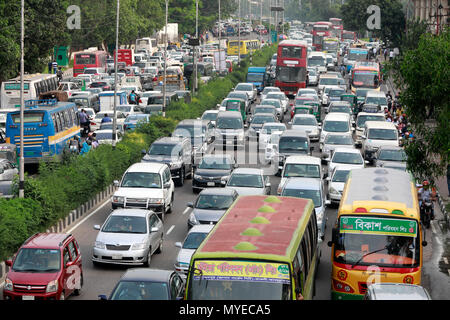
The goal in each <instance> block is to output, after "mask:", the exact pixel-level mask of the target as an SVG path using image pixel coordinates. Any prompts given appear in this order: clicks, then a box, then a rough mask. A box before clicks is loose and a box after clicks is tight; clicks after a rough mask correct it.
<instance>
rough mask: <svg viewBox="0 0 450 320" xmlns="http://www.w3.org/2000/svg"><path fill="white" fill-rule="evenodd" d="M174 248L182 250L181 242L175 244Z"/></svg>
mask: <svg viewBox="0 0 450 320" xmlns="http://www.w3.org/2000/svg"><path fill="white" fill-rule="evenodd" d="M175 247H178V248H182V247H183V244H182V243H181V242H175Z"/></svg>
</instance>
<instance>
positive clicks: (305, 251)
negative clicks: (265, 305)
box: [185, 195, 320, 300]
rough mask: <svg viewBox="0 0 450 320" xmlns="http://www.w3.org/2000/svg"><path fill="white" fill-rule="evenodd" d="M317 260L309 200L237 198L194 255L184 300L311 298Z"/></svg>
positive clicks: (312, 215)
mask: <svg viewBox="0 0 450 320" xmlns="http://www.w3.org/2000/svg"><path fill="white" fill-rule="evenodd" d="M319 258H320V248H319V235H318V229H317V222H316V216H315V211H314V204H313V202H312V201H311V200H310V199H299V198H293V197H277V196H259V195H258V196H241V197H239V198H238V199H237V200H236V201H235V202H234V203H233V205H232V206H231V207H230V208H229V209H228V211H227V212H226V213H225V214H224V215H223V216H222V218H221V219H220V220H219V222H218V223H217V225H216V226H215V227H214V228H213V229H212V230H211V232H210V233H209V235H208V236H207V237H206V238H205V240H204V241H203V242H202V244H201V245H200V247H199V248H198V249H197V250H196V251H195V253H194V254H193V256H192V258H191V263H190V269H189V272H188V278H187V288H186V293H185V299H188V300H294V299H296V298H299V297H300V295H299V294H301V295H302V296H303V298H304V299H312V297H313V296H314V291H315V275H316V270H317V265H318V263H319Z"/></svg>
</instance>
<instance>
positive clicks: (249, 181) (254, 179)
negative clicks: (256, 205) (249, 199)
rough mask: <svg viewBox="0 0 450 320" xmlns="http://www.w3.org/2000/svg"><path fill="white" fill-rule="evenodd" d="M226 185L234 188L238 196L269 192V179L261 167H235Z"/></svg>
mask: <svg viewBox="0 0 450 320" xmlns="http://www.w3.org/2000/svg"><path fill="white" fill-rule="evenodd" d="M226 187H227V188H232V189H234V190H236V191H237V193H238V194H239V195H240V196H248V195H264V194H270V180H269V177H268V176H265V175H264V171H263V169H256V168H237V169H235V170H234V171H233V173H232V174H231V176H230V179H228V181H227V183H226Z"/></svg>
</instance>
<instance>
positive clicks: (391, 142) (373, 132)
mask: <svg viewBox="0 0 450 320" xmlns="http://www.w3.org/2000/svg"><path fill="white" fill-rule="evenodd" d="M361 138H362V151H363V155H364V159H365V160H369V161H373V160H374V155H375V153H376V152H377V150H378V149H379V148H380V147H381V146H399V141H398V130H397V127H396V126H395V124H393V123H392V122H387V121H385V122H381V121H367V122H366V126H365V128H364V132H363V135H362V136H361Z"/></svg>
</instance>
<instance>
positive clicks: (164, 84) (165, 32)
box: [162, 0, 169, 117]
mask: <svg viewBox="0 0 450 320" xmlns="http://www.w3.org/2000/svg"><path fill="white" fill-rule="evenodd" d="M168 10H169V0H166V26H165V27H164V39H165V40H164V79H163V110H162V111H163V112H162V113H163V117H166V83H167V82H166V76H167V20H168V17H167V16H168Z"/></svg>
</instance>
